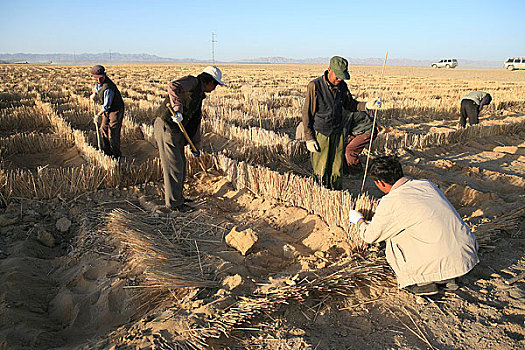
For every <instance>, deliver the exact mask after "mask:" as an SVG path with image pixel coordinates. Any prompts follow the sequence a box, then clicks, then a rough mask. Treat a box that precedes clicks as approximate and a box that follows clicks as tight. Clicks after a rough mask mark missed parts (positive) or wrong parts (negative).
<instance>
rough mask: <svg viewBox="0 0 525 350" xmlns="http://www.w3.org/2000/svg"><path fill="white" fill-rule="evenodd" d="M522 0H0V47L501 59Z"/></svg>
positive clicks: (224, 55)
mask: <svg viewBox="0 0 525 350" xmlns="http://www.w3.org/2000/svg"><path fill="white" fill-rule="evenodd" d="M524 18H525V0H507V1H485V0H478V1H471V0H466V1H462V0H456V1H450V0H432V1H425V0H420V1H416V0H413V1H394V0H390V1H383V0H375V1H374V0H363V1H339V0H332V1H320V0H317V1H309V0H304V1H295V0H294V1H285V0H281V1H274V0H267V1H261V2H256V1H255V2H251V1H208V0H201V1H199V0H197V1H194V0H186V1H164V0H163V1H129V0H128V1H120V0H117V1H111V0H106V1H98V0H91V1H75V0H69V1H58V0H56V1H55V0H48V1H42V0H40V1H34V0H31V1H24V0H18V1H11V0H0V32H1V33H2V34H1V35H0V53H16V52H24V53H77V54H78V53H85V52H88V53H99V52H108V51H109V50H111V51H112V52H121V53H149V54H155V55H158V56H162V57H171V58H197V59H210V58H211V42H210V41H211V33H212V32H215V33H216V40H217V43H216V44H215V58H216V59H217V60H236V59H244V58H256V57H268V56H282V57H289V58H312V57H328V56H332V55H336V54H337V55H343V56H346V57H354V58H368V57H379V58H382V57H384V55H385V52H386V51H388V52H389V57H392V58H413V59H430V60H433V59H437V58H442V57H457V58H462V59H474V60H503V59H505V58H507V57H508V56H524V55H525V37H524V36H523V28H524V25H523V23H524Z"/></svg>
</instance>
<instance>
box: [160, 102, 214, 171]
mask: <svg viewBox="0 0 525 350" xmlns="http://www.w3.org/2000/svg"><path fill="white" fill-rule="evenodd" d="M166 107H168V109H169V110H170V112H171V115H173V116H174V115H175V111H174V110H173V108H172V107H171V104H170V103H169V102H168V103H166ZM177 125H178V126H179V128H180V131H182V133H183V134H184V137H185V138H186V141H188V143H189V144H190V147H191V149H192V151H193V152H198V150H197V147H195V145H194V144H193V142H191V139H190V136H189V135H188V133H187V132H186V129H185V128H184V125H182V123H177ZM197 159H198V163H199V165H200V166H201V168H202V170H204V172H205V173H206V174H207V173H208V172H207V171H206V167H205V166H204V163H203V160H202V159H201V158H200V157H198V158H197Z"/></svg>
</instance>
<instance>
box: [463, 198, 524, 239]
mask: <svg viewBox="0 0 525 350" xmlns="http://www.w3.org/2000/svg"><path fill="white" fill-rule="evenodd" d="M524 217H525V207H522V208H517V209H515V210H512V211H511V212H509V213H507V214H505V215H502V216H500V217H498V218H495V219H494V220H492V221H489V222H483V223H481V224H478V225H474V226H472V227H471V230H472V232H473V233H474V235H475V236H476V239H477V241H478V243H479V245H480V247H483V248H491V246H490V243H491V242H492V241H493V240H494V239H496V237H497V235H500V234H501V233H502V232H504V231H517V230H518V228H519V225H520V224H521V222H522V220H523V218H524Z"/></svg>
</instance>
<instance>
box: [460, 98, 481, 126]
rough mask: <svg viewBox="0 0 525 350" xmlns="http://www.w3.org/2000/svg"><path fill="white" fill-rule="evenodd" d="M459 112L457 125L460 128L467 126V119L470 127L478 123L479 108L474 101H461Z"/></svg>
mask: <svg viewBox="0 0 525 350" xmlns="http://www.w3.org/2000/svg"><path fill="white" fill-rule="evenodd" d="M460 112H461V117H460V118H459V125H460V126H461V127H462V128H464V127H465V125H466V124H467V119H468V123H469V124H470V125H474V124H478V123H479V119H478V117H479V106H478V105H477V104H476V103H475V102H474V101H472V100H469V99H464V100H461V109H460Z"/></svg>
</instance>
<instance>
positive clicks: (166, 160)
mask: <svg viewBox="0 0 525 350" xmlns="http://www.w3.org/2000/svg"><path fill="white" fill-rule="evenodd" d="M221 79H222V73H221V71H220V69H219V68H217V67H215V66H208V67H206V68H204V70H203V71H202V73H201V74H199V75H198V76H196V77H194V76H192V75H188V76H185V77H183V78H180V79H178V80H175V81H173V82H171V83H169V84H168V97H167V98H166V99H165V100H164V101H163V103H162V104H161V106H160V107H159V109H158V110H157V113H156V115H157V118H156V119H155V124H154V134H155V139H156V140H157V146H158V149H159V156H160V161H161V165H162V171H163V175H164V199H165V205H166V207H165V209H166V210H168V211H169V210H178V211H187V210H189V209H191V207H190V206H188V205H186V204H184V196H183V194H182V190H183V185H184V177H185V175H186V157H185V155H184V146H185V145H186V144H187V143H188V142H187V141H186V139H185V137H184V134H183V133H182V131H181V128H180V127H179V125H177V124H178V123H180V124H181V125H182V126H183V127H184V129H185V130H186V132H187V133H188V135H189V137H190V139H191V140H192V142H193V144H194V145H195V147H196V148H197V149H198V148H199V144H200V137H201V133H200V125H201V119H202V101H203V100H204V99H205V98H206V93H210V92H212V91H213V90H215V88H216V87H217V85H224V83H223V82H222V80H221ZM168 103H169V104H170V105H171V107H172V109H173V111H174V112H175V115H173V114H172V112H171V111H170V110H169V108H168V107H167V104H168ZM192 153H193V155H194V156H196V157H199V156H200V152H199V151H197V152H192Z"/></svg>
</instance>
